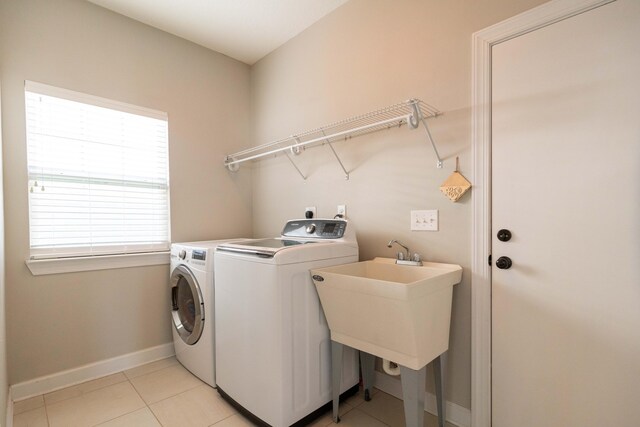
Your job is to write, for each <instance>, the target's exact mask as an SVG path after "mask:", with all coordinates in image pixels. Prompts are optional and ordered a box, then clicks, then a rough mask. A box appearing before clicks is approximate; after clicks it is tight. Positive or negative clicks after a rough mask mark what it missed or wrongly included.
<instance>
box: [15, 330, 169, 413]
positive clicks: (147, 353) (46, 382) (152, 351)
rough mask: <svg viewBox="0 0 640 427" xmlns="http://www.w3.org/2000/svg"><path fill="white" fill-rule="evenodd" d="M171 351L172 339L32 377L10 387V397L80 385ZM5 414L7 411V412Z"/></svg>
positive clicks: (162, 357)
mask: <svg viewBox="0 0 640 427" xmlns="http://www.w3.org/2000/svg"><path fill="white" fill-rule="evenodd" d="M174 354H175V351H174V348H173V342H170V343H167V344H162V345H159V346H156V347H150V348H147V349H144V350H140V351H136V352H134V353H129V354H124V355H122V356H117V357H113V358H111V359H106V360H101V361H99V362H94V363H90V364H88V365H83V366H79V367H77V368H73V369H68V370H66V371H62V372H57V373H55V374H51V375H46V376H43V377H39V378H35V379H33V380H29V381H25V382H21V383H18V384H14V385H12V386H11V388H10V390H9V396H10V400H12V401H18V400H22V399H27V398H29V397H33V396H38V395H40V394H44V393H50V392H52V391H55V390H59V389H61V388H65V387H69V386H72V385H76V384H80V383H82V382H85V381H89V380H93V379H96V378H100V377H104V376H105V375H110V374H115V373H117V372H120V371H124V370H125V369H131V368H135V367H136V366H139V365H144V364H145V363H150V362H154V361H156V360H160V359H164V358H166V357H170V356H173V355H174ZM7 417H8V412H7Z"/></svg>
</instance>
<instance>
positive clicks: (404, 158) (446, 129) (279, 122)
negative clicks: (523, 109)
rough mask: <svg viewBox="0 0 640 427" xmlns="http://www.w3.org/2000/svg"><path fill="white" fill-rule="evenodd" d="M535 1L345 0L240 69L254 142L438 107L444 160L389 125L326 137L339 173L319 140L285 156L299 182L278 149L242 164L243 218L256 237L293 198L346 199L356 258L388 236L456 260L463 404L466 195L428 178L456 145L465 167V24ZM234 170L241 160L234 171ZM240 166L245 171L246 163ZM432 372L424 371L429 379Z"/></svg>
mask: <svg viewBox="0 0 640 427" xmlns="http://www.w3.org/2000/svg"><path fill="white" fill-rule="evenodd" d="M541 3H543V1H542V0H521V1H517V2H514V1H513V0H481V1H475V0H474V1H472V0H466V1H463V0H457V1H446V2H444V1H438V0H402V1H388V0H351V1H350V2H348V3H347V4H345V5H344V6H342V7H341V8H339V9H337V10H336V11H335V12H333V13H332V14H330V15H328V16H327V17H326V18H324V19H323V20H321V21H319V22H318V23H316V24H315V25H314V26H312V27H311V28H309V29H308V30H307V31H305V32H303V33H302V34H301V35H299V36H298V37H296V38H294V39H293V40H291V41H289V42H288V43H287V44H285V45H284V46H283V47H281V48H280V49H278V50H277V51H275V52H273V53H272V54H270V55H269V56H267V57H266V58H264V59H263V60H261V61H259V62H258V63H257V64H256V65H255V66H254V67H253V69H252V108H253V117H252V121H253V124H254V127H253V132H254V135H253V137H254V143H255V144H261V143H265V142H268V141H270V140H273V139H279V138H282V137H285V136H288V135H291V134H294V133H296V132H300V131H304V130H308V129H310V128H316V127H318V126H321V125H324V124H327V123H331V122H333V121H336V120H340V119H344V118H347V117H349V116H352V115H357V114H361V113H365V112H368V111H371V110H374V109H376V108H380V107H384V106H387V105H389V104H393V103H396V102H400V101H403V100H406V99H408V98H413V97H417V98H420V99H422V100H424V101H426V102H427V103H430V104H432V105H433V106H435V107H437V108H438V109H440V110H441V111H442V112H444V115H443V116H441V117H440V118H437V119H434V120H431V121H430V123H431V129H432V133H433V136H434V138H435V139H436V141H437V144H438V147H439V150H440V154H441V156H442V157H444V158H445V159H446V160H445V167H444V169H437V168H436V166H435V163H436V160H435V156H434V154H433V151H432V149H431V147H430V145H429V144H428V142H427V140H426V139H425V134H424V131H423V130H422V129H417V130H409V129H406V128H404V129H401V130H398V129H394V130H389V131H385V132H382V133H377V134H375V135H370V136H365V137H360V138H358V139H353V140H351V141H349V142H342V143H339V144H337V145H336V150H337V151H338V152H339V153H340V154H341V156H342V157H343V161H344V163H345V165H346V167H347V169H349V170H350V171H351V179H350V180H349V181H345V179H344V178H343V175H342V172H341V170H340V167H339V165H338V164H337V163H336V162H335V160H334V159H333V158H332V155H331V153H330V151H329V149H328V148H327V147H323V148H315V149H313V150H310V151H308V152H306V153H304V154H303V155H301V156H299V157H297V158H296V161H297V162H298V165H299V167H300V168H301V170H302V171H303V172H304V173H305V174H307V175H309V178H308V179H307V180H306V181H303V180H302V179H301V177H300V176H299V175H298V174H297V172H296V171H295V170H294V169H293V167H292V166H291V165H290V164H289V163H288V161H287V159H286V158H285V157H283V156H279V157H277V158H276V159H273V158H272V159H266V160H263V161H260V162H257V163H255V164H254V165H253V168H252V169H253V213H254V215H253V227H254V231H255V234H256V235H257V236H267V235H273V234H276V233H278V232H279V231H280V227H281V226H282V223H283V221H284V220H285V219H287V218H290V217H298V216H301V215H302V213H303V209H304V207H305V206H317V207H318V214H319V215H320V216H333V214H334V213H335V208H336V205H337V204H342V203H346V204H347V214H348V217H349V219H351V220H352V221H353V224H355V226H356V227H357V230H358V240H359V243H360V248H361V259H370V258H372V257H374V256H388V257H392V256H394V253H395V251H396V249H393V250H392V249H387V248H386V243H387V241H388V240H389V239H391V238H394V239H399V240H400V241H402V242H404V243H405V244H407V245H408V246H409V247H410V248H411V249H412V250H413V251H417V252H419V253H421V254H422V255H423V256H424V257H425V258H426V259H427V260H431V261H442V262H450V263H457V264H460V265H462V267H463V268H464V269H465V274H464V275H463V281H462V283H461V284H460V285H458V286H457V287H456V288H455V294H454V303H453V319H452V329H451V344H450V349H449V354H448V366H447V371H446V375H447V382H446V389H447V399H448V400H450V401H452V402H454V403H457V404H459V405H461V406H463V407H466V408H470V407H471V397H470V394H471V386H470V382H471V359H470V351H471V349H470V342H471V340H470V334H471V332H470V326H471V320H470V318H471V302H470V296H471V289H470V277H469V269H470V263H471V262H470V243H471V234H470V233H471V229H470V225H471V203H470V201H471V199H470V196H465V197H464V198H463V199H462V200H460V201H459V202H458V203H455V204H454V203H452V202H450V201H449V200H448V199H447V198H445V197H444V196H443V195H442V194H441V193H440V191H439V186H440V184H441V183H442V182H443V181H444V180H445V179H446V178H447V177H448V176H449V174H450V173H451V172H452V171H453V169H454V167H455V156H460V168H461V172H462V173H463V174H465V175H466V176H467V177H470V175H471V157H470V154H471V146H470V140H471V135H470V107H471V105H470V102H471V100H470V98H471V87H470V83H471V76H470V70H471V34H472V33H473V32H475V31H477V30H480V29H482V28H485V27H487V26H489V25H491V24H494V23H496V22H499V21H501V20H503V19H506V18H508V17H511V16H513V15H515V14H517V13H519V12H522V11H524V10H527V9H529V8H531V7H534V6H536V5H538V4H541ZM243 169H244V170H243ZM243 169H241V172H240V173H247V172H246V169H248V168H246V167H245V168H243ZM412 209H438V210H439V212H440V231H438V232H411V231H409V212H410V210H412ZM432 381H433V380H432V377H431V374H430V373H429V376H428V379H427V383H428V387H429V389H433V388H432V386H431V383H432Z"/></svg>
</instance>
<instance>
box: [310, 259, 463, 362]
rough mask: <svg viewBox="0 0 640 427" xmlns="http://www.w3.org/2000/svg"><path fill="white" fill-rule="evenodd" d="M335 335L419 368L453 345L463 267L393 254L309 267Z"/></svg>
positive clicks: (356, 346)
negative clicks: (408, 260)
mask: <svg viewBox="0 0 640 427" xmlns="http://www.w3.org/2000/svg"><path fill="white" fill-rule="evenodd" d="M311 275H312V278H313V282H314V284H315V285H316V289H317V290H318V295H319V296H320V302H321V304H322V308H323V310H324V313H325V316H326V318H327V322H328V324H329V329H330V330H331V339H332V340H333V341H336V342H338V343H341V344H344V345H347V346H349V347H353V348H356V349H358V350H362V351H365V352H367V353H370V354H373V355H376V356H378V357H382V358H384V359H388V360H391V361H393V362H395V363H397V364H399V365H402V366H406V367H408V368H410V369H414V370H418V369H421V368H423V367H424V366H425V365H426V364H427V363H429V362H431V361H432V360H433V359H435V358H436V357H437V356H439V355H440V354H442V353H444V352H445V351H446V350H447V349H448V348H449V327H450V323H451V298H452V294H453V286H454V285H455V284H457V283H460V280H461V278H462V267H460V266H459V265H454V264H440V263H434V262H425V263H424V264H423V265H422V266H408V265H399V264H396V263H395V260H394V259H391V258H375V259H373V260H371V261H363V262H356V263H352V264H343V265H339V266H335V267H327V268H318V269H313V270H311Z"/></svg>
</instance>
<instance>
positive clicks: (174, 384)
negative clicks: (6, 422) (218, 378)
mask: <svg viewBox="0 0 640 427" xmlns="http://www.w3.org/2000/svg"><path fill="white" fill-rule="evenodd" d="M13 410H14V417H13V425H14V427H40V426H42V427H46V426H51V427H58V426H60V427H92V426H101V427H173V426H175V427H210V426H215V427H248V426H249V427H250V426H253V424H252V423H251V422H249V421H247V420H246V419H245V418H244V417H243V416H242V415H240V414H238V413H237V412H236V411H235V409H234V408H233V407H231V406H230V405H229V404H228V403H227V402H225V401H224V400H223V399H222V398H221V397H220V396H219V395H218V393H217V392H216V391H215V390H214V389H213V388H211V387H209V386H208V385H206V384H205V383H203V382H202V381H200V380H199V379H198V378H196V377H194V376H193V375H192V374H191V373H190V372H189V371H187V370H186V369H185V368H183V367H182V365H180V364H179V363H178V362H177V360H176V359H175V358H173V357H171V358H168V359H163V360H159V361H157V362H153V363H149V364H147V365H143V366H139V367H137V368H133V369H130V370H127V371H124V372H120V373H117V374H113V375H108V376H106V377H103V378H98V379H96V380H93V381H87V382H85V383H82V384H78V385H75V386H72V387H68V388H65V389H62V390H58V391H54V392H52V393H47V394H45V395H44V396H36V397H33V398H31V399H26V400H22V401H19V402H15V403H14V407H13ZM340 419H341V422H340V424H334V423H333V422H332V420H331V414H330V412H328V413H326V414H324V415H323V416H322V417H320V418H318V419H316V420H315V421H314V422H313V423H312V424H311V426H312V427H328V426H334V427H338V426H339V427H378V426H380V427H385V426H391V427H402V426H404V413H403V408H402V401H401V400H398V399H396V398H395V397H393V396H390V395H388V394H386V393H383V392H379V391H377V390H374V394H373V398H372V400H371V401H370V402H365V401H364V399H363V397H362V393H359V394H358V395H356V396H353V397H351V398H350V399H348V400H347V401H346V402H344V403H342V404H341V405H340ZM424 426H425V427H436V426H437V419H436V417H434V416H432V415H430V414H428V413H425V422H424ZM447 427H453V426H452V425H450V424H448V423H447Z"/></svg>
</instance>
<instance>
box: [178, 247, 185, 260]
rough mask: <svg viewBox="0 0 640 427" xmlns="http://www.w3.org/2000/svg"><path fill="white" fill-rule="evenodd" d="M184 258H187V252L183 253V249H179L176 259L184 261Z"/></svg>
mask: <svg viewBox="0 0 640 427" xmlns="http://www.w3.org/2000/svg"><path fill="white" fill-rule="evenodd" d="M186 257H187V251H185V250H184V249H181V250H180V253H178V258H180V259H185V258H186Z"/></svg>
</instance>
